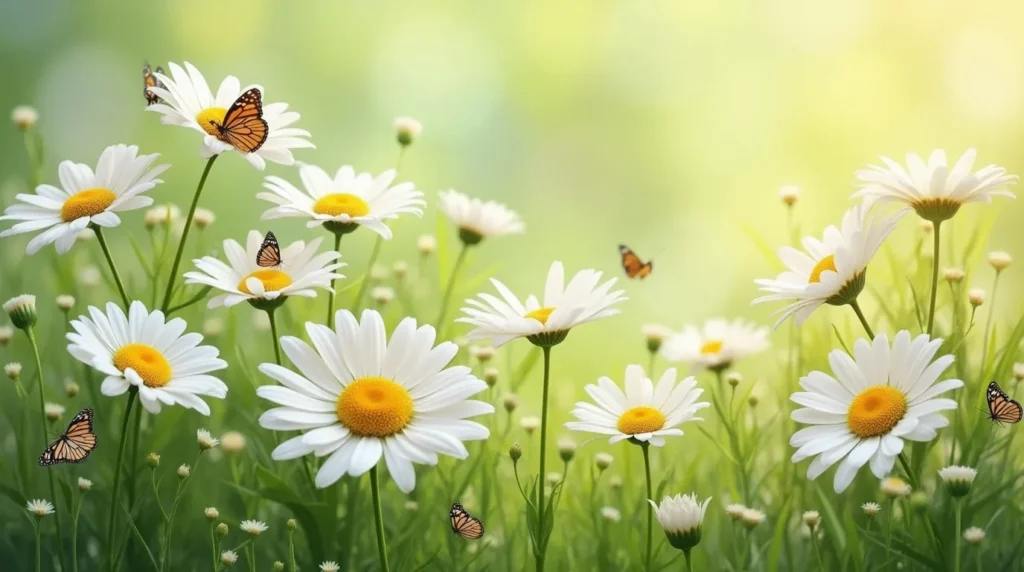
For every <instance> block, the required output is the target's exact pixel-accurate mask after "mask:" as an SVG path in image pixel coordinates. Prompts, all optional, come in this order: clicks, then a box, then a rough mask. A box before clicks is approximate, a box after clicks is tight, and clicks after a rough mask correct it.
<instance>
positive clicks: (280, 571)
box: [274, 560, 284, 572]
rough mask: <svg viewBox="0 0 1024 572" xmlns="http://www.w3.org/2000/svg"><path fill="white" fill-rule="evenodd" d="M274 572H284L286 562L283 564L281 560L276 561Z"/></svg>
mask: <svg viewBox="0 0 1024 572" xmlns="http://www.w3.org/2000/svg"><path fill="white" fill-rule="evenodd" d="M274 572H284V562H281V561H280V560H275V561H274Z"/></svg>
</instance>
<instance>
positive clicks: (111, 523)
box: [107, 387, 139, 572]
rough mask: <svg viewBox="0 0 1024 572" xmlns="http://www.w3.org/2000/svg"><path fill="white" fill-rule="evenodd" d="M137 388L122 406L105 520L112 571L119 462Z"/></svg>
mask: <svg viewBox="0 0 1024 572" xmlns="http://www.w3.org/2000/svg"><path fill="white" fill-rule="evenodd" d="M138 394H139V391H138V389H136V388H134V387H132V388H131V389H129V390H128V404H127V405H126V406H125V408H124V419H122V421H121V443H120V444H119V445H118V446H117V461H116V462H115V464H114V487H113V489H112V490H111V493H110V516H109V518H108V520H107V570H108V572H114V558H115V556H116V554H115V551H114V529H115V528H117V497H118V494H119V493H120V492H121V463H122V461H124V449H125V444H127V443H128V422H129V421H130V420H131V416H132V406H133V405H135V398H136V397H138Z"/></svg>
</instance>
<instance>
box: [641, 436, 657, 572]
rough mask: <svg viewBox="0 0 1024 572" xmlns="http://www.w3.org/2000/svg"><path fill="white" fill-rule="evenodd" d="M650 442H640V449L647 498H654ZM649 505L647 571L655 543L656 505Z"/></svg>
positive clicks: (648, 570)
mask: <svg viewBox="0 0 1024 572" xmlns="http://www.w3.org/2000/svg"><path fill="white" fill-rule="evenodd" d="M650 447H651V446H650V444H649V443H647V442H646V441H645V442H643V443H641V444H640V449H642V450H643V452H644V476H645V477H647V498H648V499H651V500H653V497H654V490H653V487H652V484H651V456H650V454H649V451H648V450H649V449H650ZM644 504H645V505H647V552H646V553H645V556H644V570H647V572H650V571H651V547H652V546H653V545H654V544H653V536H652V535H653V534H654V528H653V527H654V507H652V506H651V503H649V502H647V503H644Z"/></svg>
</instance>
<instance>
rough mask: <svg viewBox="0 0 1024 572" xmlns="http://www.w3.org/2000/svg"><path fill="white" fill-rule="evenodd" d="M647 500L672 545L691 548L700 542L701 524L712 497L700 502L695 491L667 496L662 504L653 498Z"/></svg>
mask: <svg viewBox="0 0 1024 572" xmlns="http://www.w3.org/2000/svg"><path fill="white" fill-rule="evenodd" d="M647 502H649V503H651V506H652V507H654V516H655V517H657V519H658V523H660V524H661V528H663V529H665V535H666V536H667V537H668V540H669V543H670V544H672V546H674V547H676V548H678V549H679V550H689V549H691V548H693V547H694V546H696V545H697V543H699V542H700V537H701V525H702V524H703V523H704V513H705V512H706V511H707V509H708V503H709V502H711V499H710V498H708V499H705V500H704V502H699V501H698V500H697V495H696V494H695V493H694V494H689V495H682V494H679V495H676V496H674V497H673V496H666V497H665V498H664V499H662V501H661V505H660V506H659V505H658V503H656V502H654V501H653V500H651V499H647Z"/></svg>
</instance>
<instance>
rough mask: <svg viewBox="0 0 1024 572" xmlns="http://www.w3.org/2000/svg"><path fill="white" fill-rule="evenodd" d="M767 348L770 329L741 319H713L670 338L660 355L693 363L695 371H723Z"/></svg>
mask: <svg viewBox="0 0 1024 572" xmlns="http://www.w3.org/2000/svg"><path fill="white" fill-rule="evenodd" d="M767 347H768V328H764V327H760V326H757V325H755V324H752V323H750V322H747V321H745V320H741V319H737V320H733V321H731V322H730V321H728V320H724V319H713V320H708V321H707V322H705V323H704V327H703V328H698V327H696V326H686V328H684V329H683V331H682V332H680V333H678V334H674V335H672V336H670V337H669V338H668V339H667V340H665V343H664V345H663V346H662V348H661V354H662V355H663V356H665V359H667V360H669V361H682V362H687V363H691V364H693V368H694V370H696V371H700V370H702V369H705V368H706V369H710V370H712V371H721V370H724V369H726V368H728V367H729V366H730V365H732V364H733V362H735V361H736V360H739V359H743V358H745V357H747V356H750V355H753V354H756V353H758V352H761V351H763V350H765V349H766V348H767Z"/></svg>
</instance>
